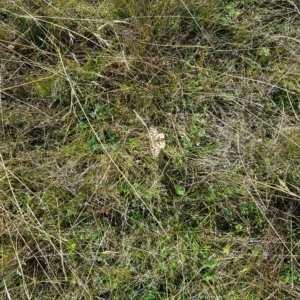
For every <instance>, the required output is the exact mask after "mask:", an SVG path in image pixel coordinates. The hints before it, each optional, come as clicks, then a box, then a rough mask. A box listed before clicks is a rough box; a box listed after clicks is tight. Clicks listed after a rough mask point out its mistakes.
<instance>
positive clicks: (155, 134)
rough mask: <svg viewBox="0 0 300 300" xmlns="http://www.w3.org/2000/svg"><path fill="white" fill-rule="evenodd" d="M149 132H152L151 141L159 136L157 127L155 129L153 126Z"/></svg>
mask: <svg viewBox="0 0 300 300" xmlns="http://www.w3.org/2000/svg"><path fill="white" fill-rule="evenodd" d="M149 132H150V137H151V139H154V138H155V137H156V136H157V134H158V131H157V129H156V128H155V127H153V126H151V127H150V128H149Z"/></svg>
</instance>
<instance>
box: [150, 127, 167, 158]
mask: <svg viewBox="0 0 300 300" xmlns="http://www.w3.org/2000/svg"><path fill="white" fill-rule="evenodd" d="M149 132H150V140H151V145H150V150H151V154H152V156H153V157H154V158H156V157H157V156H158V155H159V153H160V150H161V149H163V148H165V147H166V141H165V134H164V133H158V131H157V129H156V128H155V127H153V126H151V127H150V128H149Z"/></svg>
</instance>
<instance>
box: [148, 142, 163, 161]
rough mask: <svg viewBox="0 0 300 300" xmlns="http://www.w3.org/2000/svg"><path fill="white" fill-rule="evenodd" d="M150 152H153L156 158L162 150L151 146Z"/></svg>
mask: <svg viewBox="0 0 300 300" xmlns="http://www.w3.org/2000/svg"><path fill="white" fill-rule="evenodd" d="M150 150H151V154H152V156H153V157H154V158H156V157H157V156H158V155H159V153H160V150H161V148H159V147H156V146H155V145H151V147H150Z"/></svg>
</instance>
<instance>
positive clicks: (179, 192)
mask: <svg viewBox="0 0 300 300" xmlns="http://www.w3.org/2000/svg"><path fill="white" fill-rule="evenodd" d="M175 193H176V194H177V195H178V196H183V195H184V193H185V190H184V188H183V187H181V186H176V187H175Z"/></svg>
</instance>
